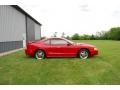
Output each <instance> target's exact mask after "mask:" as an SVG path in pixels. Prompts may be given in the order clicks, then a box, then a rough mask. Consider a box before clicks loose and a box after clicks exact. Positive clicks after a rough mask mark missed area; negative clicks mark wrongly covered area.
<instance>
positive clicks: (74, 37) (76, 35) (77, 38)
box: [71, 33, 79, 40]
mask: <svg viewBox="0 0 120 90" xmlns="http://www.w3.org/2000/svg"><path fill="white" fill-rule="evenodd" d="M71 38H72V40H79V34H77V33H75V34H74V35H73V36H72V37H71Z"/></svg>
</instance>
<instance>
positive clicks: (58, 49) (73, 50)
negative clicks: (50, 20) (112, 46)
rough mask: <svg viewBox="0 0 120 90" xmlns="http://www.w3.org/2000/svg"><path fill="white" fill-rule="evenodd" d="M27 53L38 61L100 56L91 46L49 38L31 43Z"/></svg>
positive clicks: (26, 50) (28, 45)
mask: <svg viewBox="0 0 120 90" xmlns="http://www.w3.org/2000/svg"><path fill="white" fill-rule="evenodd" d="M25 53H26V55H29V56H33V57H35V58H36V59H44V58H45V57H79V58H81V59H86V58H88V57H92V56H94V55H98V49H97V48H96V47H95V46H93V45H90V44H84V43H74V42H72V41H70V40H67V39H64V38H47V39H42V40H40V41H35V42H29V43H28V44H27V47H26V49H25Z"/></svg>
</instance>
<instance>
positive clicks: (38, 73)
mask: <svg viewBox="0 0 120 90" xmlns="http://www.w3.org/2000/svg"><path fill="white" fill-rule="evenodd" d="M76 42H84V43H90V44H93V45H95V46H96V47H98V49H99V55H98V56H95V57H92V58H89V59H86V60H81V59H79V58H47V59H44V60H36V59H34V58H31V57H27V56H25V54H24V51H19V52H16V53H13V54H9V55H6V56H2V57H0V84H42V85H43V84H50V85H56V84H62V85H64V84H65V85H66V84H70V85H72V84H78V85H83V84H93V85H94V84H95V85H96V84H100V85H101V84H102V85H103V84H120V41H109V40H85V41H82V40H79V41H76Z"/></svg>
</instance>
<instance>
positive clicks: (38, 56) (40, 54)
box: [35, 50, 45, 59]
mask: <svg viewBox="0 0 120 90" xmlns="http://www.w3.org/2000/svg"><path fill="white" fill-rule="evenodd" d="M35 58H36V59H44V58H45V53H44V51H43V50H37V51H36V53H35Z"/></svg>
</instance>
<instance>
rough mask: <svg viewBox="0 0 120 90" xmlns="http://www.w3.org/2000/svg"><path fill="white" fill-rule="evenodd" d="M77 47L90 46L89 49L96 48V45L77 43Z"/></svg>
mask: <svg viewBox="0 0 120 90" xmlns="http://www.w3.org/2000/svg"><path fill="white" fill-rule="evenodd" d="M75 45H77V46H89V47H95V46H94V45H91V44H87V43H75Z"/></svg>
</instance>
